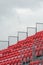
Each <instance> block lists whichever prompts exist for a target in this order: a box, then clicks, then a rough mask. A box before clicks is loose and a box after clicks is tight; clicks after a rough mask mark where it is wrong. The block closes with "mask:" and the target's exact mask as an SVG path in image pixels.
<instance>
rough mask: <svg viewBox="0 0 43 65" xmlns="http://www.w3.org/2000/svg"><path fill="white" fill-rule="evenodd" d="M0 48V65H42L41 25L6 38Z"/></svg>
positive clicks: (42, 28)
mask: <svg viewBox="0 0 43 65" xmlns="http://www.w3.org/2000/svg"><path fill="white" fill-rule="evenodd" d="M1 44H2V45H1ZM6 44H7V45H6ZM1 46H2V47H1ZM0 47H1V48H0V65H43V23H37V24H36V27H27V31H26V32H18V36H8V41H0Z"/></svg>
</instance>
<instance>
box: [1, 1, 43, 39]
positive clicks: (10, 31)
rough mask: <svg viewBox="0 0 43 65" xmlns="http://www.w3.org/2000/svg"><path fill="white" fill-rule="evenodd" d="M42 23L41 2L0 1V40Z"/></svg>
mask: <svg viewBox="0 0 43 65" xmlns="http://www.w3.org/2000/svg"><path fill="white" fill-rule="evenodd" d="M36 22H43V0H0V40H8V36H9V35H14V36H16V35H17V31H26V27H29V26H31V27H32V26H35V23H36Z"/></svg>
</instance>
